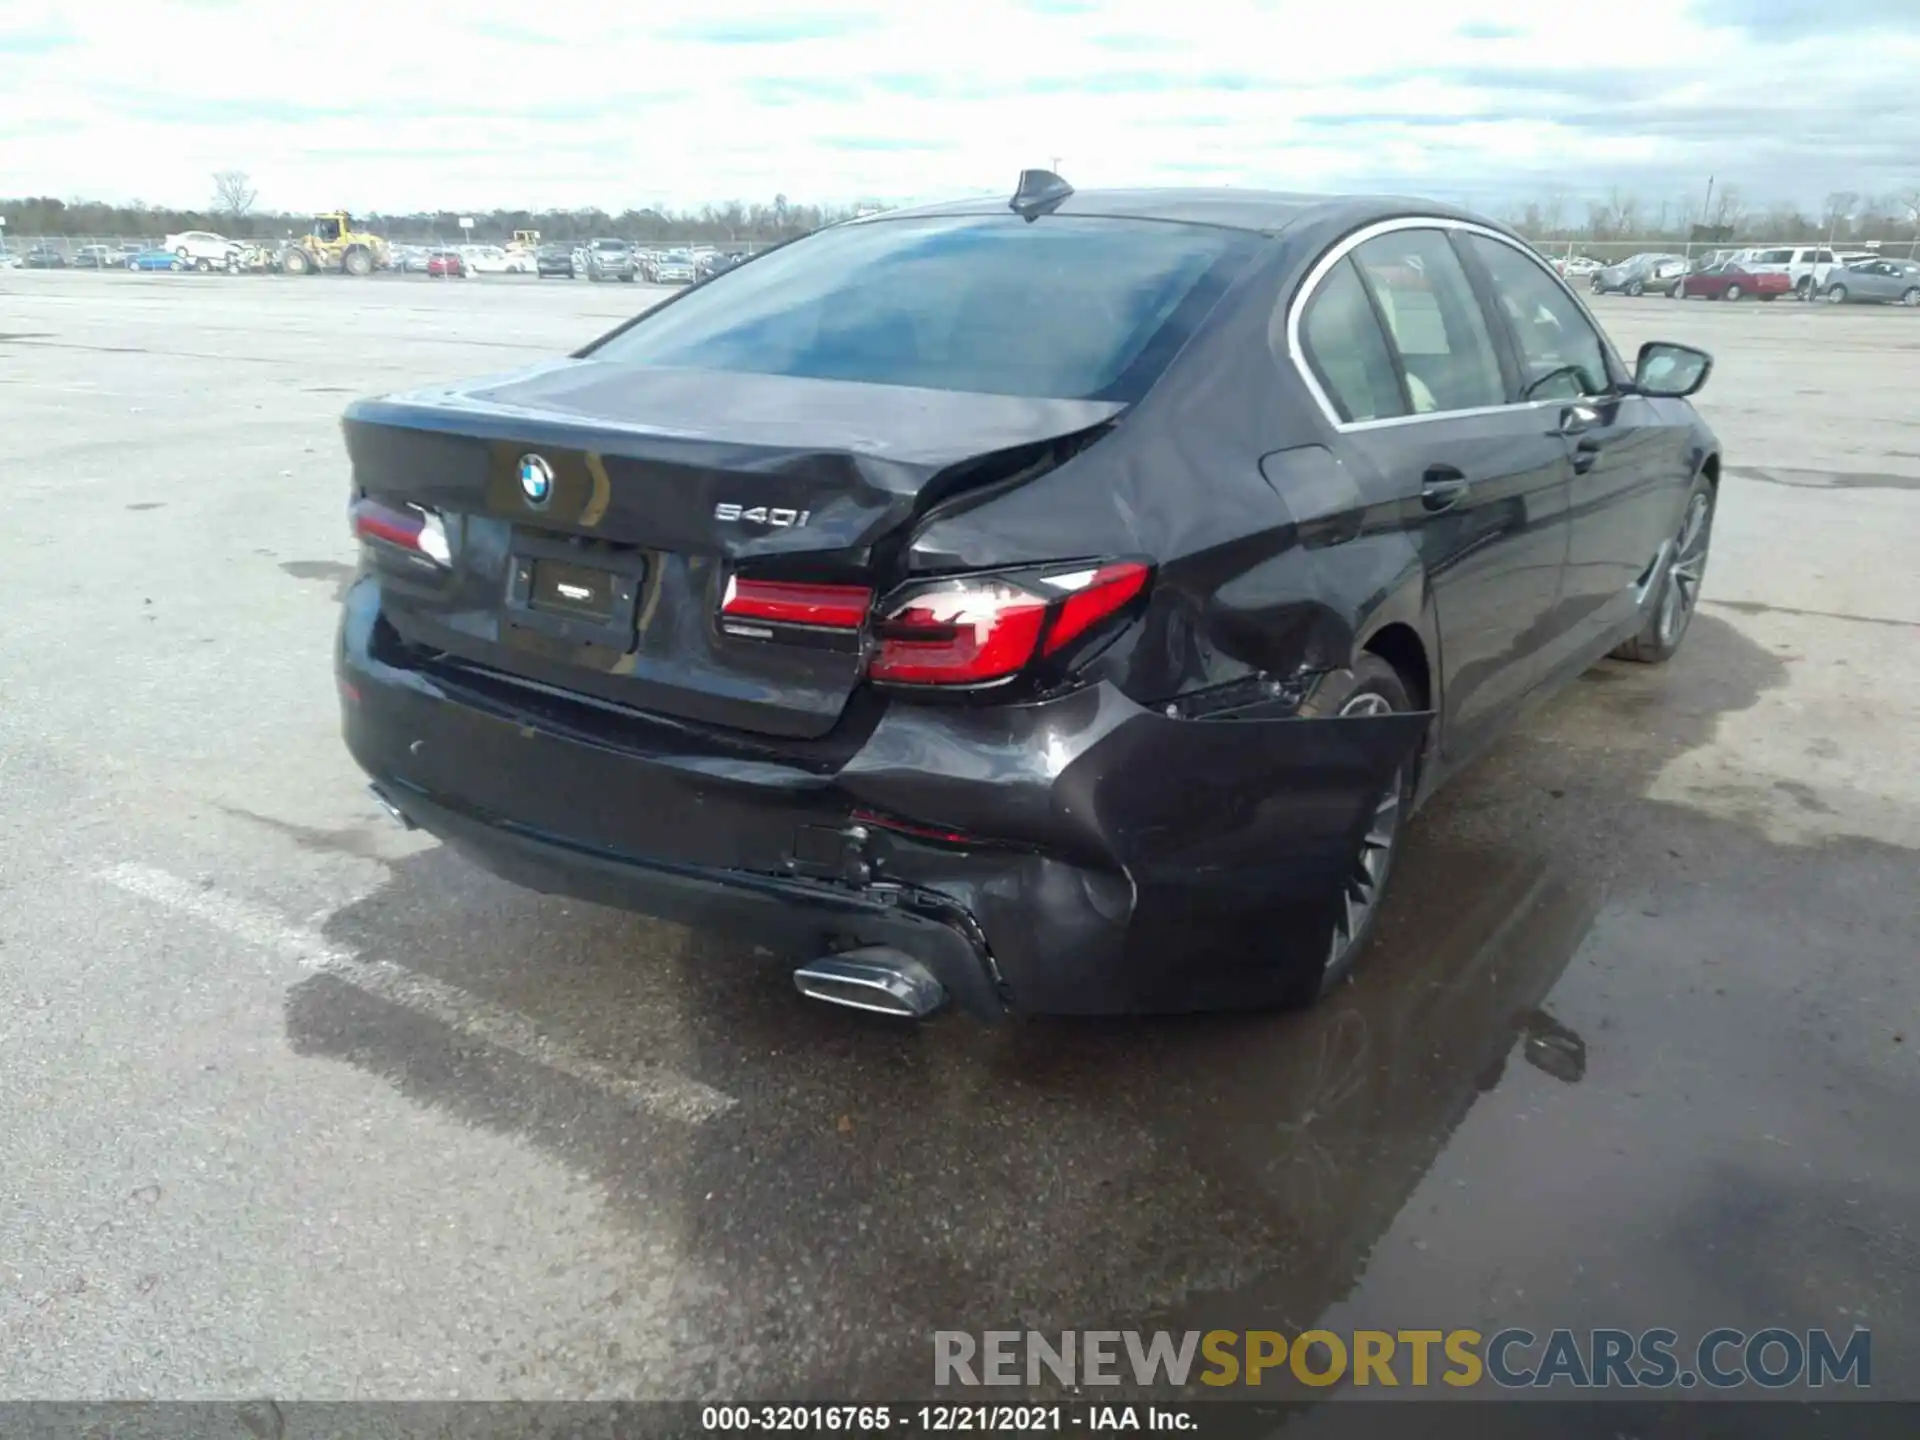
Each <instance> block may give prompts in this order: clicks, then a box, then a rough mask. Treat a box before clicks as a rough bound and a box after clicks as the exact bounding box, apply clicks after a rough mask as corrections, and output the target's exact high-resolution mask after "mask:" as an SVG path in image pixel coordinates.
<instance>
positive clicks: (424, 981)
mask: <svg viewBox="0 0 1920 1440" xmlns="http://www.w3.org/2000/svg"><path fill="white" fill-rule="evenodd" d="M99 878H100V879H102V880H104V881H106V882H107V884H109V885H113V886H117V887H118V888H119V889H121V890H124V891H126V892H127V893H128V894H130V895H138V896H139V897H140V898H141V899H143V900H150V901H152V902H153V903H154V904H156V905H160V906H163V907H165V908H166V909H169V910H172V911H175V912H177V913H179V914H182V915H190V916H192V917H193V918H194V919H196V920H199V921H201V922H203V923H204V924H207V925H211V926H212V927H213V928H214V929H216V930H220V931H223V932H225V933H226V934H228V935H231V936H233V937H234V938H235V939H238V940H244V941H246V942H247V943H248V944H250V945H255V946H258V947H259V948H261V949H263V950H269V951H272V952H273V953H275V954H277V955H280V956H282V957H284V958H286V959H289V960H292V961H293V962H294V963H296V964H298V965H302V966H305V967H306V968H307V969H310V970H317V971H319V972H321V973H322V974H326V975H331V976H333V978H334V979H336V980H343V981H345V982H346V983H347V984H349V985H352V986H355V987H357V988H358V989H361V990H364V991H366V992H367V993H368V994H370V995H377V996H379V997H380V998H381V999H382V1000H385V1001H387V1002H389V1003H390V1004H394V1005H399V1006H402V1007H404V1008H406V1009H408V1010H412V1011H414V1012H415V1013H416V1014H421V1015H426V1016H429V1017H431V1018H432V1019H435V1020H438V1021H439V1022H440V1023H441V1024H443V1025H446V1026H448V1027H449V1028H451V1029H454V1030H458V1031H460V1032H461V1033H463V1034H466V1035H471V1036H473V1037H474V1038H475V1039H478V1040H483V1041H485V1042H486V1043H487V1044H489V1045H493V1046H496V1047H497V1048H499V1049H501V1050H505V1051H508V1052H509V1053H511V1054H514V1055H518V1056H520V1057H521V1058H522V1059H524V1060H531V1061H533V1062H534V1063H535V1064H536V1065H544V1066H546V1067H547V1068H548V1069H551V1070H558V1071H559V1072H560V1073H561V1074H563V1075H570V1076H572V1077H573V1078H574V1079H576V1080H580V1081H584V1082H585V1083H587V1084H589V1085H592V1086H594V1087H596V1088H597V1089H600V1090H603V1091H605V1092H606V1093H607V1094H609V1095H611V1096H613V1097H614V1098H615V1099H617V1100H619V1101H621V1102H622V1103H624V1104H626V1105H628V1106H631V1107H632V1108H633V1109H635V1110H641V1111H645V1112H647V1113H649V1114H652V1115H659V1116H664V1117H667V1118H669V1119H674V1120H684V1121H686V1122H688V1123H689V1124H694V1125H698V1124H701V1123H703V1122H705V1121H707V1120H711V1119H713V1118H714V1117H715V1116H716V1115H720V1114H722V1113H724V1112H725V1111H727V1110H730V1109H731V1108H733V1106H734V1105H735V1104H736V1103H738V1102H736V1101H735V1100H734V1098H733V1097H732V1096H731V1095H727V1094H724V1093H722V1092H721V1091H719V1090H715V1089H714V1088H713V1087H712V1086H710V1085H702V1084H701V1083H700V1082H699V1081H697V1080H688V1079H686V1078H685V1077H683V1076H679V1075H675V1074H672V1073H671V1072H669V1071H665V1070H660V1069H648V1070H643V1071H631V1070H625V1069H615V1068H614V1067H613V1066H611V1065H607V1064H604V1063H602V1062H601V1061H598V1060H592V1059H588V1058H587V1057H585V1056H582V1055H576V1054H574V1053H573V1051H572V1050H570V1049H569V1048H568V1047H566V1046H565V1045H563V1044H561V1043H560V1042H559V1041H556V1040H554V1039H552V1038H551V1037H549V1036H547V1035H543V1034H542V1033H541V1032H540V1030H539V1029H538V1028H537V1027H536V1026H535V1025H534V1024H533V1023H532V1022H531V1021H530V1020H528V1019H527V1017H526V1016H524V1015H521V1014H519V1013H518V1012H517V1011H513V1010H509V1009H507V1008H506V1007H505V1006H502V1005H496V1004H494V1003H493V1002H492V1001H491V1000H484V999H482V998H481V997H480V996H478V995H474V994H471V993H469V992H468V991H465V990H462V989H460V988H459V987H458V986H455V985H449V984H447V983H446V982H444V981H441V980H434V979H430V978H429V977H427V976H425V975H420V974H417V973H415V972H414V971H411V970H407V969H405V968H403V967H401V966H399V965H395V964H393V963H392V962H390V961H386V960H368V959H365V958H362V957H360V956H358V955H355V954H353V953H352V952H351V951H348V950H345V949H342V948H341V947H340V946H337V945H335V944H333V943H332V942H331V941H329V940H328V939H327V938H326V937H325V936H324V935H320V934H317V933H315V932H314V931H311V930H307V929H303V928H302V927H300V926H298V925H294V924H290V923H289V922H288V921H286V920H285V919H283V918H282V917H280V916H278V915H276V914H274V913H273V912H272V911H270V910H267V909H264V908H262V907H260V906H258V905H255V904H253V903H251V902H250V901H247V900H243V899H241V898H239V897H238V896H235V895H230V894H227V893H225V892H223V891H220V890H215V889H208V888H205V887H203V886H200V885H196V884H194V883H192V882H191V881H188V880H182V879H181V878H180V877H179V876H177V875H173V874H170V873H169V872H167V871H165V870H159V869H156V868H154V867H153V866H150V865H132V864H128V865H115V866H112V867H110V868H109V869H106V870H102V871H101V872H100V874H99Z"/></svg>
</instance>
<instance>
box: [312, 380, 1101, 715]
mask: <svg viewBox="0 0 1920 1440" xmlns="http://www.w3.org/2000/svg"><path fill="white" fill-rule="evenodd" d="M1122 408H1123V407H1122V406H1120V405H1118V404H1113V403H1108V402H1098V401H1065V400H1033V399H1023V398H1018V397H1013V396H1002V395H982V394H971V393H960V392H951V391H940V390H920V389H911V388H906V387H900V386H889V385H869V384H854V383H847V382H840V381H830V380H814V379H800V378H793V377H787V376H775V375H752V374H742V373H734V372H727V373H721V372H710V371H692V370H668V369H642V368H636V367H631V366H625V365H619V364H614V363H609V362H603V361H595V360H591V359H575V360H564V361H555V362H550V363H547V364H543V365H540V366H536V367H534V368H532V369H529V370H523V371H518V372H515V373H513V374H510V375H505V376H500V377H495V378H492V379H486V380H480V381H475V382H471V383H467V384H463V385H459V386H453V387H440V388H434V389H427V390H421V391H415V392H411V393H408V394H404V395H397V396H392V397H388V398H385V399H379V400H365V401H361V402H358V403H356V404H355V405H353V406H351V407H350V408H349V409H348V410H347V412H346V416H345V418H344V420H343V428H344V431H345V435H346V444H347V452H348V455H349V457H350V459H351V461H352V464H353V478H354V485H355V488H356V493H359V494H365V495H367V496H368V497H370V498H372V499H375V500H378V501H380V502H382V503H385V504H389V505H411V506H418V507H422V508H425V509H427V510H431V511H434V512H437V513H439V514H440V515H441V516H442V517H443V520H444V523H445V527H446V532H447V539H448V547H449V550H450V552H451V563H450V564H449V565H448V566H447V567H446V568H445V569H444V570H437V569H433V568H431V567H425V566H421V565H418V564H405V563H401V562H399V561H394V562H392V563H388V562H384V561H381V560H379V559H376V561H375V562H374V563H376V564H377V565H378V566H379V568H380V571H381V574H382V577H383V583H384V603H383V613H384V615H385V617H386V619H387V621H388V623H389V624H390V625H391V626H392V627H393V629H394V630H395V631H396V632H397V633H398V635H399V637H400V638H401V639H402V640H403V641H406V642H408V643H409V644H411V645H414V646H417V647H421V648H424V649H426V650H429V651H432V652H437V653H441V654H444V655H446V656H450V657H452V658H454V659H456V660H458V661H461V662H464V663H466V664H469V665H473V666H479V667H482V668H484V669H486V670H489V671H493V672H497V673H499V674H502V675H506V676H509V677H517V678H520V679H524V680H527V681H531V682H533V683H535V684H537V685H540V686H544V687H548V688H557V689H559V690H561V691H564V692H570V693H575V694H578V695H582V696H590V697H593V698H595V699H598V700H601V701H607V702H612V703H614V704H617V705H622V706H627V707H631V708H634V709H637V710H642V711H648V712H653V713H657V714H661V715H666V716H672V717H675V718H677V719H682V720H691V721H696V722H702V723H707V724H714V725H720V726H727V727H732V728H737V729H742V730H749V731H757V732H760V733H763V734H770V735H781V736H790V737H795V738H817V737H819V736H822V735H824V734H826V733H827V732H828V731H829V730H831V729H832V727H833V725H834V723H835V721H836V720H837V719H838V718H839V716H840V713H841V711H842V709H843V708H844V707H845V705H846V703H847V700H848V698H849V697H850V696H851V695H852V693H853V691H854V689H855V687H856V686H857V685H858V684H859V683H860V679H861V676H862V673H863V668H864V654H863V653H862V650H861V646H860V645H859V644H858V643H857V642H852V643H847V642H846V641H845V640H844V638H842V639H841V640H839V641H835V640H833V637H821V638H822V639H823V640H824V641H825V642H828V643H818V644H796V643H787V642H785V641H778V640H755V639H746V638H741V637H739V636H734V635H727V634H724V633H722V632H721V630H720V629H719V627H718V625H717V623H716V621H717V617H718V612H719V606H720V603H721V597H722V594H723V591H724V588H725V585H726V582H727V579H728V577H729V576H730V575H731V574H733V573H734V572H735V571H736V570H738V569H740V568H741V567H746V568H747V570H748V571H749V572H751V573H753V574H756V575H759V574H765V575H769V576H773V577H777V578H784V579H808V580H813V581H816V582H819V583H834V584H856V585H857V584H865V585H871V586H874V587H875V588H876V589H884V588H885V587H886V585H887V584H888V583H889V581H890V580H891V579H892V578H893V577H892V576H891V575H890V574H889V573H888V571H889V565H890V562H891V557H892V554H893V551H894V548H895V546H896V545H897V543H898V541H899V539H900V538H901V537H902V536H903V535H904V533H905V531H906V530H907V528H908V527H910V525H911V524H912V522H913V520H914V518H915V517H916V516H917V515H918V514H920V513H922V512H924V510H925V509H926V508H927V507H928V506H930V505H932V504H933V503H935V502H936V501H938V500H940V499H942V498H944V497H945V496H946V495H949V494H951V493H954V491H955V490H956V489H958V488H960V487H962V486H963V485H965V484H968V483H977V482H979V481H981V480H985V479H994V478H998V477H1000V476H1001V475H1004V474H1005V473H1007V471H1008V470H1009V469H1010V468H1015V467H1017V466H1020V465H1027V464H1031V463H1032V453H1033V450H1034V447H1036V446H1043V445H1044V444H1045V442H1049V441H1054V440H1059V439H1063V438H1065V437H1068V436H1073V435H1078V434H1081V433H1082V432H1085V431H1087V430H1090V429H1092V428H1094V427H1097V426H1100V425H1102V424H1104V423H1106V422H1107V421H1109V420H1111V419H1112V418H1113V417H1114V416H1115V415H1116V414H1118V413H1119V411H1120V410H1121V409H1122ZM1001 456H1006V457H1008V459H1009V463H1008V464H1007V465H1003V466H998V467H996V466H995V465H994V464H993V463H991V461H992V460H993V459H995V458H997V457H1001ZM530 457H531V458H530ZM983 460H985V461H988V462H989V463H986V464H978V463H972V462H980V461H983ZM523 465H528V466H531V468H532V474H531V476H530V485H523V483H522V468H523ZM1041 468H1044V467H1041ZM1035 473H1038V471H1037V470H1036V471H1035ZM543 478H544V481H545V489H546V493H545V495H544V497H543V496H541V495H539V494H538V493H535V492H537V491H538V490H539V489H540V488H541V482H542V480H543Z"/></svg>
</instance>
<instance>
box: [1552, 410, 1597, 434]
mask: <svg viewBox="0 0 1920 1440" xmlns="http://www.w3.org/2000/svg"><path fill="white" fill-rule="evenodd" d="M1599 423H1600V412H1599V411H1598V410H1596V409H1594V408H1593V406H1591V405H1569V406H1567V407H1566V408H1565V409H1564V410H1562V411H1561V412H1560V427H1559V428H1560V433H1561V434H1562V435H1580V434H1584V433H1585V432H1586V431H1588V430H1591V429H1592V428H1593V427H1594V426H1595V425H1598V424H1599Z"/></svg>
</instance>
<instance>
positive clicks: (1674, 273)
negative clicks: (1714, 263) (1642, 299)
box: [1588, 251, 1687, 295]
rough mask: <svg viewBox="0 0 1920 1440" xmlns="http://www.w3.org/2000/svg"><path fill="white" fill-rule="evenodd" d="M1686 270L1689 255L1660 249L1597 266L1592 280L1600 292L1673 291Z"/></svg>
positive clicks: (1639, 293) (1657, 292)
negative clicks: (1616, 263)
mask: <svg viewBox="0 0 1920 1440" xmlns="http://www.w3.org/2000/svg"><path fill="white" fill-rule="evenodd" d="M1686 273H1687V259H1686V256H1684V255H1669V254H1663V253H1660V252H1657V251H1656V252H1649V253H1647V254H1643V255H1633V256H1629V257H1628V258H1627V259H1625V260H1622V261H1621V262H1620V263H1619V264H1618V265H1608V266H1605V267H1604V268H1602V269H1599V270H1596V271H1594V272H1593V274H1592V276H1591V277H1590V278H1589V281H1588V284H1589V285H1590V286H1591V288H1592V290H1593V293H1594V294H1596V295H1644V294H1646V293H1647V292H1648V291H1649V290H1651V291H1652V292H1653V293H1654V294H1656V295H1671V294H1673V293H1674V290H1675V287H1677V286H1678V285H1679V283H1680V281H1681V280H1682V279H1683V278H1685V276H1686Z"/></svg>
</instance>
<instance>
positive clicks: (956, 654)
mask: <svg viewBox="0 0 1920 1440" xmlns="http://www.w3.org/2000/svg"><path fill="white" fill-rule="evenodd" d="M1047 603H1048V602H1047V601H1046V600H1045V599H1044V598H1042V597H1041V596H1039V595H1034V594H1031V593H1030V592H1028V591H1026V590H1022V589H1021V588H1019V587H1018V586H1016V585H1008V584H1004V583H1001V582H999V581H990V580H986V581H954V582H951V583H949V584H946V585H943V586H941V587H940V588H938V589H935V590H926V591H922V592H921V593H920V594H918V595H915V596H913V597H911V598H910V599H908V600H906V601H904V602H902V603H901V604H899V605H897V606H895V607H894V609H893V610H892V611H891V612H890V613H888V614H887V615H886V616H885V617H884V618H883V619H882V620H881V621H880V623H879V625H878V626H877V627H876V630H875V633H876V635H877V636H878V639H879V642H880V643H879V646H878V648H877V649H875V651H874V652H873V660H872V662H871V663H870V664H869V665H868V667H867V673H868V674H869V675H871V676H872V677H873V678H874V679H875V680H886V681H890V682H892V683H894V684H896V685H979V684H983V683H985V682H987V681H989V680H1004V679H1006V678H1007V677H1008V676H1011V675H1017V674H1019V673H1020V671H1022V670H1024V669H1025V668H1026V666H1027V662H1028V661H1030V660H1032V659H1033V656H1034V651H1035V650H1036V649H1037V648H1038V646H1039V644H1040V632H1041V630H1043V629H1044V628H1045V627H1046V623H1047Z"/></svg>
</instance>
